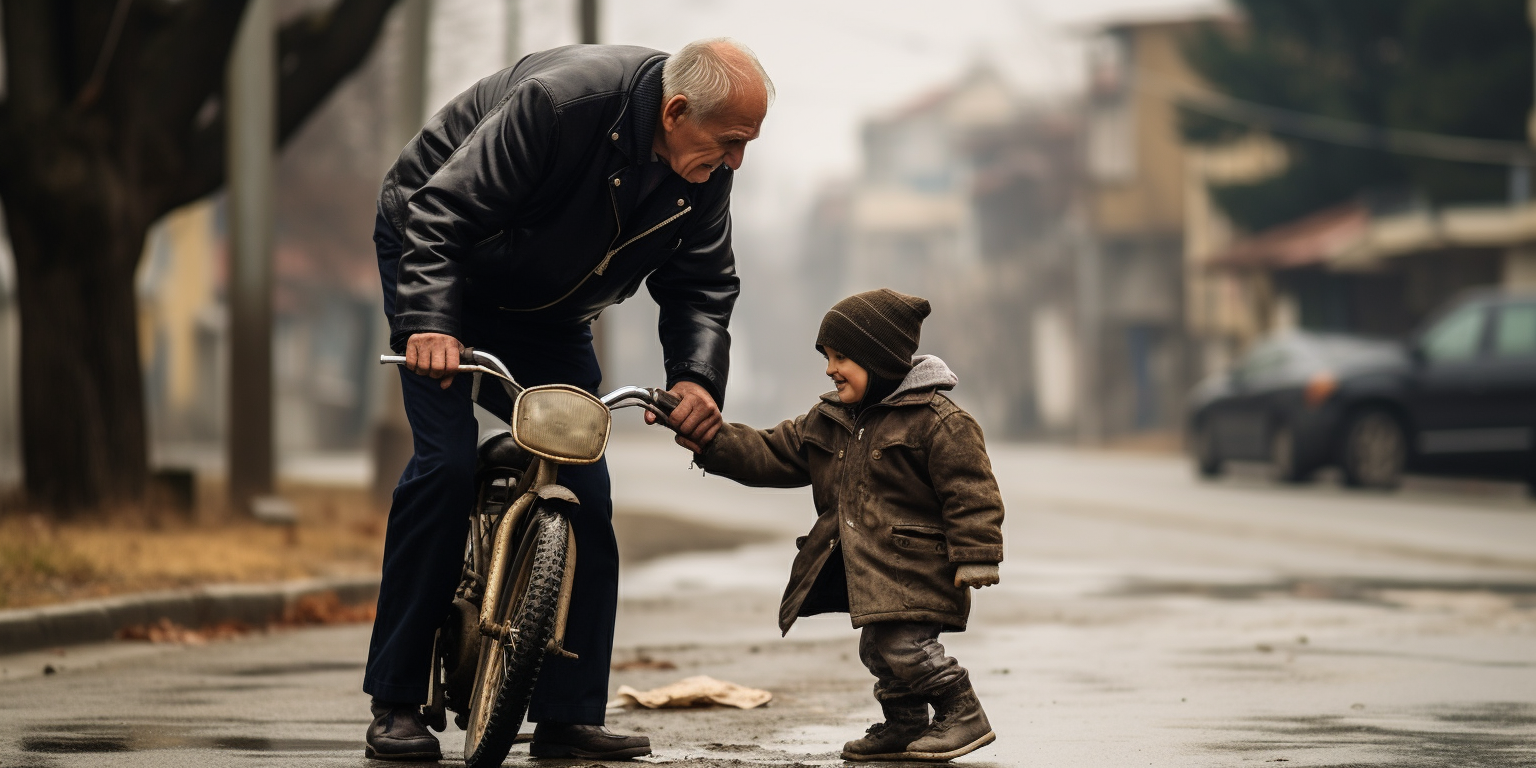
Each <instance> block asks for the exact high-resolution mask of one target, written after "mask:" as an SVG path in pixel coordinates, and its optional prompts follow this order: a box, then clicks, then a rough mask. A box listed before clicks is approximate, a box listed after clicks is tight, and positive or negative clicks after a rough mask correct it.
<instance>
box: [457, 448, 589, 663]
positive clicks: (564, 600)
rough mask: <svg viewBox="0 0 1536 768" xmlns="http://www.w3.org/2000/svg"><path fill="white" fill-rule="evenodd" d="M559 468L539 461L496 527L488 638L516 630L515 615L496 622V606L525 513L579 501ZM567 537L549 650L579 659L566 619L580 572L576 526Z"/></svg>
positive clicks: (484, 607)
mask: <svg viewBox="0 0 1536 768" xmlns="http://www.w3.org/2000/svg"><path fill="white" fill-rule="evenodd" d="M557 471H558V465H557V464H555V463H553V462H548V461H540V462H538V468H537V469H536V470H535V472H534V479H533V483H532V484H530V486H529V488H528V490H527V491H525V492H524V493H523V495H521V496H519V497H518V498H517V500H516V501H515V502H513V503H512V506H511V507H510V508H509V509H508V510H507V513H506V516H505V517H503V518H502V521H501V525H500V526H498V527H497V529H496V544H495V547H494V548H493V549H492V551H491V567H490V573H488V574H486V583H485V596H484V598H483V599H482V600H481V602H480V634H482V635H484V636H486V637H494V638H497V639H499V640H501V641H502V642H503V643H507V642H509V641H510V640H511V635H512V634H513V631H514V630H513V629H512V620H511V617H508V620H507V622H506V623H504V624H497V623H496V606H497V605H498V604H499V603H500V601H501V590H502V589H503V587H504V586H505V584H506V577H507V569H508V565H509V561H510V560H511V559H512V556H513V553H514V550H513V547H512V536H513V533H514V532H515V531H516V530H517V529H518V527H519V526H520V525H521V524H522V521H523V518H524V516H526V515H527V514H528V511H529V510H530V509H531V508H532V507H533V505H534V503H535V502H539V501H544V502H555V503H556V504H564V505H570V506H573V507H574V506H575V505H576V504H577V503H578V501H577V499H576V495H575V494H573V493H571V492H570V490H568V489H567V488H565V487H564V486H560V485H557V484H555V479H556V472H557ZM565 536H566V542H565V544H566V546H565V577H564V578H563V579H561V583H560V601H559V603H557V608H556V612H555V631H554V634H553V635H552V636H551V637H550V640H549V645H548V646H546V647H545V651H546V652H548V653H552V654H555V655H557V656H562V657H564V658H567V659H575V658H577V655H576V654H574V653H571V652H570V651H568V650H566V649H565V627H566V619H567V617H568V616H569V615H570V610H571V588H572V583H573V582H574V581H575V574H576V529H575V528H574V527H573V526H566V534H565ZM514 597H515V596H514Z"/></svg>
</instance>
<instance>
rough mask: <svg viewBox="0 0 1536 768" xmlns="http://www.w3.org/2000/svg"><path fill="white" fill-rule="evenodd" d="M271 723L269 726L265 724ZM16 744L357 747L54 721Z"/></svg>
mask: <svg viewBox="0 0 1536 768" xmlns="http://www.w3.org/2000/svg"><path fill="white" fill-rule="evenodd" d="M266 725H267V726H268V727H270V724H266ZM18 746H19V747H20V748H21V751H22V752H25V753H31V754H76V755H79V754H111V753H119V752H147V751H151V750H160V749H205V750H216V751H220V752H283V753H294V752H337V751H346V752H351V751H355V750H356V749H357V748H358V741H357V740H356V739H306V738H264V737H254V736H238V735H209V734H200V733H196V732H194V731H193V729H191V728H187V727H174V726H165V725H159V724H140V725H119V724H113V725H101V724H97V723H79V724H73V725H72V724H53V725H47V726H42V727H37V728H33V729H32V731H31V733H30V734H29V735H27V736H24V737H22V738H21V740H20V741H19V742H18Z"/></svg>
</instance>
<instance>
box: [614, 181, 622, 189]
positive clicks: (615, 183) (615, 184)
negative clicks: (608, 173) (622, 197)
mask: <svg viewBox="0 0 1536 768" xmlns="http://www.w3.org/2000/svg"><path fill="white" fill-rule="evenodd" d="M621 181H623V179H614V180H613V185H614V186H615V187H617V186H618V185H619V182H621Z"/></svg>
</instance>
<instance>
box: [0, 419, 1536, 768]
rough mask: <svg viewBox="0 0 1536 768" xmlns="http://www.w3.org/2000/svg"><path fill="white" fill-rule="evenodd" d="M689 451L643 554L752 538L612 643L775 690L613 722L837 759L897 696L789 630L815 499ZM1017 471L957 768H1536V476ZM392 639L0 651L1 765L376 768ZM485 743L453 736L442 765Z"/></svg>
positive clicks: (665, 470) (1049, 455)
mask: <svg viewBox="0 0 1536 768" xmlns="http://www.w3.org/2000/svg"><path fill="white" fill-rule="evenodd" d="M665 446H666V444H665V442H664V440H663V439H660V438H659V437H658V439H657V440H646V439H639V438H633V437H630V438H624V439H621V440H620V441H619V442H618V443H617V444H616V445H615V448H614V459H613V464H614V466H615V488H616V494H617V497H618V500H619V507H620V509H621V512H620V514H621V515H623V514H625V512H623V511H622V510H645V511H647V512H657V511H666V512H667V513H668V514H670V515H672V516H674V517H675V518H677V520H679V521H683V522H687V521H695V522H701V523H702V522H707V523H709V524H710V526H711V528H710V532H709V533H708V534H707V535H701V536H700V537H699V541H698V542H691V541H689V540H688V530H689V527H688V526H687V525H676V524H674V525H671V526H670V527H668V528H666V535H665V536H661V535H657V534H656V531H658V530H661V529H660V528H658V527H657V526H654V525H649V524H647V525H644V526H641V527H640V528H631V530H642V529H643V530H645V531H646V532H647V535H649V536H650V538H649V539H648V542H649V543H647V545H646V546H647V547H649V548H650V549H648V550H647V551H656V552H659V551H662V550H665V549H667V548H669V545H668V544H667V543H666V541H663V539H675V541H674V543H673V544H671V545H670V548H671V549H674V550H687V549H692V548H694V545H695V544H697V545H698V546H707V547H731V546H734V547H735V548H732V549H724V550H722V549H711V550H708V551H696V552H686V553H684V554H677V555H673V556H669V557H662V558H660V559H656V560H652V561H649V562H645V563H640V564H636V565H632V566H630V567H628V568H626V571H625V575H624V581H623V585H622V590H623V604H622V607H621V615H620V622H619V629H618V646H619V650H618V652H617V655H616V661H625V660H627V659H634V658H639V657H645V658H648V659H652V660H664V661H669V662H672V663H673V664H675V665H676V667H677V668H676V669H675V670H656V669H631V670H626V671H621V672H615V673H614V679H613V684H614V685H615V687H616V686H617V685H619V684H628V685H632V686H635V687H637V688H642V689H644V688H649V687H654V686H657V685H662V684H666V683H669V682H673V681H675V680H677V679H679V678H681V677H684V676H688V675H694V674H706V675H711V676H714V677H718V678H722V679H727V680H732V681H734V682H738V683H742V684H744V685H750V686H754V687H762V688H767V689H769V690H772V691H773V692H774V694H775V697H776V698H775V700H774V702H773V703H772V704H771V705H770V706H768V707H766V708H762V709H758V710H750V711H736V710H729V711H727V710H701V711H666V712H643V711H642V712H629V711H618V710H615V711H612V712H611V713H610V718H609V724H610V725H611V726H612V727H614V728H616V729H622V730H632V731H641V732H645V733H647V734H649V735H650V736H651V737H652V740H653V742H654V743H655V744H656V746H657V755H656V756H655V758H653V759H651V760H650V762H652V763H655V764H662V765H687V766H700V767H701V768H702V767H706V766H755V765H771V766H790V765H831V764H838V763H840V761H839V760H838V759H837V751H838V749H839V748H840V746H841V744H842V743H843V741H845V740H847V739H849V738H853V737H855V736H857V735H859V734H861V733H862V731H863V728H864V726H865V725H867V724H868V723H869V722H870V721H871V719H872V718H873V717H874V716H875V715H876V714H877V708H876V706H875V704H874V703H873V701H872V700H871V699H870V696H869V692H870V683H871V680H870V678H869V677H868V674H867V673H866V672H864V670H863V668H862V667H861V666H860V664H859V663H858V660H857V653H856V647H857V633H856V632H854V631H853V630H851V629H850V628H849V627H848V623H847V619H846V617H817V618H813V619H808V620H802V623H801V624H799V625H797V626H796V627H795V629H794V630H793V631H792V632H791V634H790V635H789V637H788V638H780V637H779V636H778V631H777V629H776V628H775V626H774V623H775V619H774V617H775V615H776V612H777V602H778V596H779V592H780V590H781V589H782V585H783V580H784V579H785V577H786V575H787V570H788V564H789V560H790V557H791V556H792V554H793V551H794V548H793V543H792V542H793V537H794V536H795V535H796V534H798V533H803V532H804V529H805V528H807V527H808V525H809V522H810V516H811V512H810V507H809V499H808V496H807V495H806V494H805V493H804V492H801V491H754V490H749V489H742V488H737V487H735V486H732V485H730V484H727V483H724V482H722V481H719V480H717V479H713V478H710V479H700V478H699V476H698V473H697V471H692V472H690V471H689V470H687V469H686V464H687V456H686V455H685V454H682V453H681V452H678V451H669V450H667V449H666V447H665ZM994 461H995V463H996V465H997V469H998V474H999V477H1000V479H1001V481H1002V484H1003V486H1004V493H1005V497H1006V499H1007V502H1008V504H1009V508H1008V513H1009V517H1008V522H1007V532H1006V533H1007V553H1008V560H1007V562H1005V563H1004V566H1003V584H1001V585H999V586H997V587H993V588H989V589H987V590H984V591H982V592H980V593H978V594H977V595H976V600H975V610H974V612H973V615H972V630H971V631H969V632H966V633H963V634H959V635H946V636H945V637H944V641H945V643H946V645H947V646H948V647H949V649H950V651H951V652H952V653H953V654H954V655H956V656H957V657H958V658H959V659H960V660H961V662H962V663H963V664H965V665H966V666H968V667H969V668H970V670H971V672H972V675H973V678H974V680H975V684H976V687H977V690H978V692H979V694H980V697H981V700H982V702H983V704H984V705H985V706H986V708H987V710H988V713H989V715H990V716H991V719H992V722H993V725H994V727H995V728H996V730H997V731H998V734H999V738H998V741H997V742H996V743H995V744H994V745H992V746H990V747H987V748H985V749H983V750H982V751H979V752H977V753H975V754H973V755H971V756H969V757H966V758H963V759H962V760H961V761H959V763H960V764H967V765H977V766H987V765H996V766H1107V765H1113V766H1121V765H1125V766H1134V765H1153V766H1232V765H1247V764H1254V765H1258V764H1264V765H1269V764H1275V765H1294V766H1364V765H1383V766H1386V765H1391V766H1405V765H1406V766H1420V765H1422V766H1443V765H1454V766H1536V506H1533V505H1532V504H1530V503H1529V502H1527V501H1525V500H1524V499H1523V498H1521V497H1519V496H1518V495H1516V494H1510V493H1502V494H1501V493H1493V494H1479V495H1475V496H1464V495H1462V496H1458V495H1454V494H1449V493H1444V492H1440V491H1431V492H1417V493H1408V494H1398V495H1371V494H1357V493H1349V492H1345V491H1342V490H1339V489H1336V488H1332V487H1329V486H1327V485H1326V484H1324V485H1320V486H1315V487H1299V488H1291V487H1285V488H1277V487H1273V486H1269V485H1267V484H1264V483H1261V482H1257V481H1254V480H1251V479H1245V478H1242V477H1240V478H1238V479H1235V480H1226V481H1222V482H1219V483H1216V484H1202V483H1198V482H1196V481H1194V480H1193V479H1191V478H1190V475H1189V473H1188V471H1187V467H1185V466H1184V464H1183V463H1182V462H1179V461H1176V460H1172V459H1167V458H1159V457H1144V456H1131V455H1115V454H1102V453H1100V454H1093V453H1078V452H1071V451H1063V450H1053V449H1038V448H1014V447H1002V448H997V449H994ZM733 529H735V530H741V531H744V533H742V534H741V536H740V537H739V538H738V537H733V536H731V535H729V534H726V533H722V531H723V530H724V531H728V530H733ZM634 535H636V536H639V535H640V534H634ZM747 542H750V543H747ZM737 544H740V546H735V545H737ZM367 639H368V628H367V627H333V628H325V629H315V630H302V631H283V632H274V633H272V634H269V635H265V636H254V637H247V638H243V639H239V640H235V641H230V642H224V643H216V644H212V645H208V646H203V647H191V648H176V647H166V646H148V645H140V644H114V645H105V646H94V647H83V648H74V649H69V650H68V651H66V652H64V653H63V654H62V655H60V654H58V653H38V654H27V655H24V656H13V657H4V658H0V768H15V767H16V766H24V767H33V768H43V767H48V768H52V767H58V768H64V767H67V766H95V765H112V766H140V765H142V766H179V765H187V766H192V765H197V766H208V765H217V766H223V765H230V766H247V765H250V766H255V765H283V766H289V765H296V766H308V765H315V766H322V765H323V766H330V765H338V766H339V765H359V766H361V765H368V764H370V761H367V760H365V759H363V758H362V742H361V736H362V732H363V729H364V727H365V726H366V724H367V706H366V705H367V700H366V697H364V696H363V695H362V694H361V693H360V692H359V691H358V689H357V687H358V684H359V679H360V677H361V672H362V664H363V660H364V658H365V656H366V646H367ZM44 667H51V668H52V669H53V670H54V673H53V674H44V673H43V668H44ZM461 744H462V734H460V733H458V732H456V731H452V730H450V732H449V733H447V734H444V745H445V751H446V752H447V753H448V755H449V760H447V761H446V762H448V763H450V764H451V763H453V762H456V759H457V756H458V755H459V752H460V746H461ZM527 760H528V758H527V753H526V751H525V750H524V749H523V748H519V749H517V750H515V751H514V752H513V755H512V757H511V758H509V761H508V762H509V764H518V763H522V762H526V761H527ZM540 762H541V763H543V764H550V765H554V766H567V765H570V766H574V765H587V764H590V761H579V762H566V761H540ZM374 765H377V764H376V763H374Z"/></svg>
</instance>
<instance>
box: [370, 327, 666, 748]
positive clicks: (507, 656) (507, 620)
mask: <svg viewBox="0 0 1536 768" xmlns="http://www.w3.org/2000/svg"><path fill="white" fill-rule="evenodd" d="M379 362H380V363H381V364H385V365H402V364H404V363H405V358H404V357H403V356H399V355H381V356H380V357H379ZM459 372H460V373H469V374H471V375H472V376H473V377H474V378H473V384H472V386H471V389H470V400H471V401H473V402H479V400H480V386H481V380H482V378H483V377H485V376H490V377H492V378H494V379H496V380H497V383H499V384H500V385H501V386H502V388H503V389H504V390H505V391H506V393H507V396H508V397H509V398H510V399H511V400H512V415H511V418H510V419H509V420H508V422H507V426H508V429H507V430H506V431H496V432H492V433H489V434H485V435H482V436H481V438H480V441H479V446H478V450H477V466H476V470H475V486H476V489H475V506H474V508H473V509H472V510H471V511H470V518H469V523H470V527H469V537H468V540H467V541H466V542H465V547H464V568H463V572H462V575H461V577H460V581H459V586H458V589H457V590H456V591H455V594H454V599H453V609H452V610H451V611H450V612H449V615H448V619H447V620H446V621H445V622H444V624H443V626H442V627H441V628H440V629H438V630H437V635H436V640H435V643H434V648H433V652H432V680H431V685H430V688H429V691H430V693H429V700H428V703H427V705H426V706H425V707H424V708H423V716H424V719H425V720H426V722H427V724H428V725H429V726H431V727H432V728H434V729H435V730H437V731H439V732H441V731H442V730H444V729H445V728H446V727H447V712H448V711H452V712H453V713H454V722H455V723H456V724H457V725H458V726H459V727H460V728H462V729H464V762H465V765H466V766H468V768H488V767H490V766H498V765H501V762H502V761H503V760H504V759H506V756H507V753H508V752H510V751H511V749H512V745H513V744H515V743H517V741H518V739H519V736H518V729H519V728H520V727H521V726H522V722H523V717H524V715H526V714H527V712H528V701H529V698H530V697H531V696H532V695H533V686H534V683H535V682H537V680H538V676H539V670H540V668H541V667H542V665H543V662H544V656H545V655H546V654H555V655H559V656H565V657H567V658H576V655H575V654H573V653H571V652H570V651H567V650H566V649H565V647H564V642H565V624H566V617H567V615H568V614H569V611H570V604H571V583H572V577H573V575H574V573H575V568H576V554H577V553H576V536H575V532H574V531H573V530H572V528H571V525H570V515H571V514H573V513H575V511H576V509H577V507H578V501H577V499H576V496H575V494H573V493H571V492H570V491H569V490H567V489H566V488H564V487H562V486H560V485H559V484H558V482H557V481H558V479H559V478H558V474H559V468H560V467H561V466H562V465H584V464H593V463H596V462H597V461H599V460H600V459H602V457H603V453H604V452H605V451H606V449H607V446H608V436H609V431H610V429H611V428H612V424H613V411H616V410H618V409H620V408H630V407H636V408H644V409H645V410H648V411H650V412H652V413H654V414H656V415H657V416H658V417H660V418H661V420H662V423H666V419H667V417H668V416H669V415H670V414H671V413H672V409H673V408H675V407H676V406H677V404H678V402H679V400H678V398H676V397H675V396H673V395H672V394H671V393H669V392H667V391H665V390H661V389H655V388H646V387H634V386H626V387H620V388H619V389H616V390H614V391H612V392H609V393H608V394H607V395H604V396H602V397H596V396H594V395H592V394H590V393H588V392H587V391H586V390H583V389H580V388H578V387H574V386H570V385H567V384H546V385H542V386H536V387H523V386H521V385H519V384H518V383H517V381H516V380H515V379H514V378H513V376H512V373H511V372H510V371H509V370H508V369H507V367H506V365H504V364H503V363H502V362H501V361H500V360H498V359H497V358H496V357H495V356H493V355H491V354H489V353H486V352H481V351H479V350H473V349H468V348H466V349H465V350H464V352H463V356H462V364H461V365H460V366H459Z"/></svg>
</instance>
